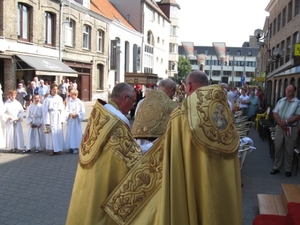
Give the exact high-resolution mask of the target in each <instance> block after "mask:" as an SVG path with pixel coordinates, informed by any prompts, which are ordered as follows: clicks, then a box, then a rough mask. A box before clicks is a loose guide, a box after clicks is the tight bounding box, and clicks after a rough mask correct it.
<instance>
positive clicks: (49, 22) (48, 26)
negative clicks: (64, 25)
mask: <svg viewBox="0 0 300 225" xmlns="http://www.w3.org/2000/svg"><path fill="white" fill-rule="evenodd" d="M54 24H55V16H54V15H53V14H52V13H49V12H45V13H44V43H45V44H47V45H54V40H55V38H54V33H55V31H54Z"/></svg>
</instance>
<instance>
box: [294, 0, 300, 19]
mask: <svg viewBox="0 0 300 225" xmlns="http://www.w3.org/2000/svg"><path fill="white" fill-rule="evenodd" d="M299 9H300V0H295V11H294V17H295V16H297V15H298V14H299Z"/></svg>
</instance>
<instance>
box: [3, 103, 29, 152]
mask: <svg viewBox="0 0 300 225" xmlns="http://www.w3.org/2000/svg"><path fill="white" fill-rule="evenodd" d="M23 112H24V110H23V106H22V105H21V103H20V102H19V101H17V100H16V99H15V100H13V101H12V100H10V99H8V100H7V101H6V102H5V104H4V113H3V115H2V117H3V120H4V121H5V132H4V137H5V142H6V148H7V149H20V148H24V147H25V146H24V136H23V129H22V124H21V122H22V121H23ZM9 118H12V120H9Z"/></svg>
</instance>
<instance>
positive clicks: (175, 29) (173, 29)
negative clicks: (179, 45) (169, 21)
mask: <svg viewBox="0 0 300 225" xmlns="http://www.w3.org/2000/svg"><path fill="white" fill-rule="evenodd" d="M170 35H173V36H177V27H176V26H170Z"/></svg>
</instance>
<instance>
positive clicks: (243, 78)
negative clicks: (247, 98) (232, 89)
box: [241, 76, 245, 86]
mask: <svg viewBox="0 0 300 225" xmlns="http://www.w3.org/2000/svg"><path fill="white" fill-rule="evenodd" d="M244 83H245V76H241V86H244Z"/></svg>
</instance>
